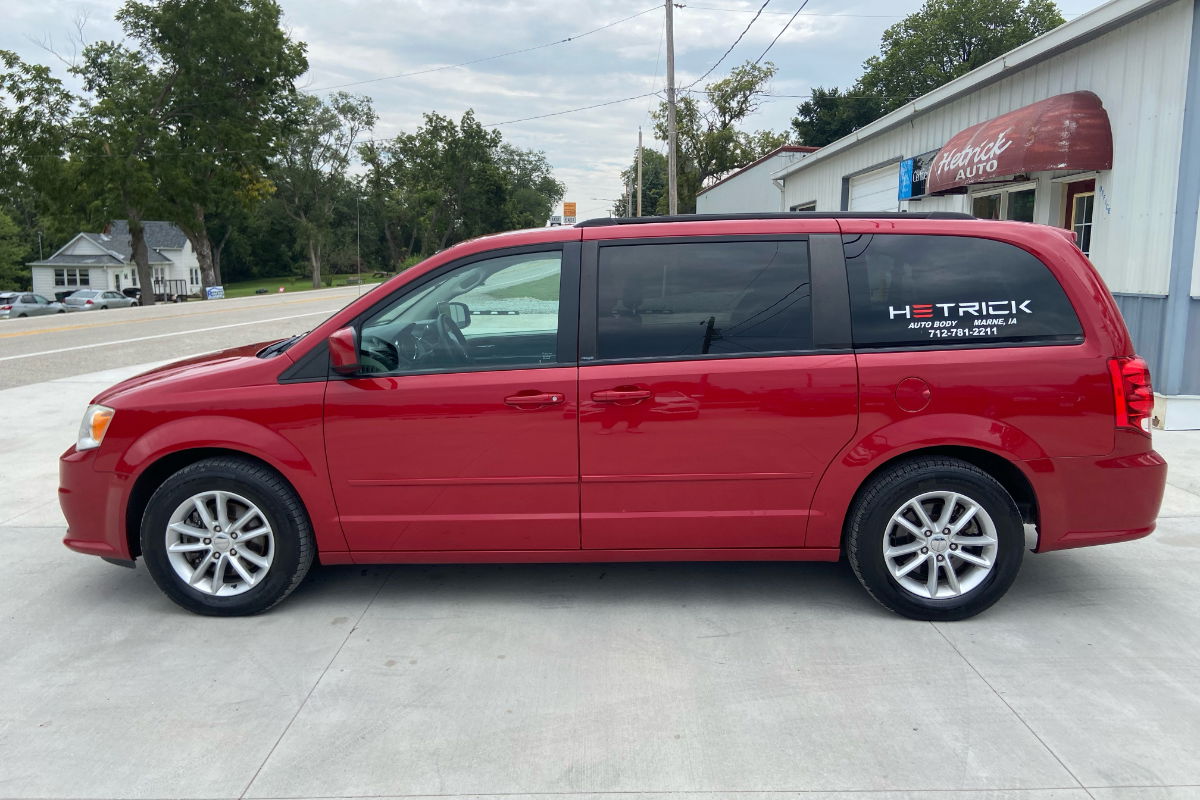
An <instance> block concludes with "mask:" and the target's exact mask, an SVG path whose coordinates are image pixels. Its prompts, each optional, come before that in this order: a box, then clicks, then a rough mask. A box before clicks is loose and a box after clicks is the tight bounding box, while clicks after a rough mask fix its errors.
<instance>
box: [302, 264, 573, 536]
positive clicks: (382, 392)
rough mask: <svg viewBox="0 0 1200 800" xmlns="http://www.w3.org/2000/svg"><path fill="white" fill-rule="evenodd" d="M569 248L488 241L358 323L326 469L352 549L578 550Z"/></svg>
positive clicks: (329, 435)
mask: <svg viewBox="0 0 1200 800" xmlns="http://www.w3.org/2000/svg"><path fill="white" fill-rule="evenodd" d="M578 265H579V245H578V243H567V244H566V245H554V246H552V247H546V246H539V247H538V248H533V249H529V248H524V249H516V250H512V249H510V250H505V251H499V252H496V251H493V252H491V253H486V254H483V255H480V256H475V257H472V258H471V259H469V260H467V261H463V262H458V263H453V264H451V265H449V266H447V267H445V268H442V269H440V270H436V271H434V272H433V273H431V274H430V275H427V276H424V278H422V279H420V280H419V281H418V282H417V283H415V284H412V285H408V286H405V287H403V288H402V289H400V290H398V292H397V293H396V294H395V295H394V296H392V297H390V298H387V299H386V300H385V301H382V302H381V303H380V304H379V305H378V306H376V307H375V308H374V309H373V310H372V311H370V312H368V313H367V314H366V315H364V316H363V317H362V318H361V319H360V320H359V321H358V322H357V323H356V325H357V328H358V331H359V336H358V342H359V345H358V346H359V348H360V353H361V355H360V359H361V362H362V364H363V370H362V372H360V373H359V374H357V375H353V376H350V377H334V376H331V377H330V379H329V381H328V386H327V388H326V393H325V443H326V452H327V454H328V468H329V475H330V480H331V482H332V485H333V491H334V495H335V497H336V500H337V504H338V512H339V515H340V517H341V520H342V527H343V530H344V532H345V534H346V537H347V540H348V542H349V544H350V547H351V549H352V550H355V551H359V552H398V551H462V550H576V549H578V548H579V458H578V438H577V434H578V431H577V427H576V421H577V380H578V376H577V371H578V370H577V366H576V353H577V350H576V338H577V323H578V297H579V295H578V286H579V272H578V270H579V266H578Z"/></svg>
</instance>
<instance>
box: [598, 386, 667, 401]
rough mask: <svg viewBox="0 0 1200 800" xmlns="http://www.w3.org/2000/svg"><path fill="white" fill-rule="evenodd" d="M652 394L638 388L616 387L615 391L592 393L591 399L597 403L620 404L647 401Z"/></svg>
mask: <svg viewBox="0 0 1200 800" xmlns="http://www.w3.org/2000/svg"><path fill="white" fill-rule="evenodd" d="M652 396H653V394H652V393H651V391H650V390H649V389H642V388H641V387H638V386H618V387H617V388H616V389H604V390H602V391H599V392H592V399H593V400H595V401H596V402H597V403H620V402H622V401H633V402H637V401H639V400H649V399H650V398H651V397H652Z"/></svg>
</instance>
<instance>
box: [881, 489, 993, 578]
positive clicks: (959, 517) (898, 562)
mask: <svg viewBox="0 0 1200 800" xmlns="http://www.w3.org/2000/svg"><path fill="white" fill-rule="evenodd" d="M998 544H999V537H998V536H997V534H996V526H995V523H994V522H993V521H992V518H991V516H989V515H988V513H987V511H986V510H985V509H984V508H983V506H982V505H981V504H979V503H978V502H976V501H975V500H972V499H971V498H970V497H967V496H966V495H964V494H961V493H959V492H926V493H924V494H920V495H918V496H916V497H913V498H911V499H909V500H908V501H906V502H905V503H903V504H902V505H901V506H900V508H899V509H897V510H896V512H895V513H894V514H892V517H891V520H890V521H889V522H888V524H887V526H886V527H885V530H884V532H883V558H884V561H885V563H886V564H887V568H888V571H889V572H890V573H891V575H892V577H893V578H894V579H895V580H896V582H897V583H898V584H899V585H900V586H901V587H902V588H903V589H904V590H905V591H907V592H909V593H910V594H913V595H915V596H917V597H922V598H927V599H932V600H943V599H949V598H954V597H958V596H960V595H963V594H966V593H967V592H969V591H971V590H972V589H974V588H976V587H978V586H979V585H980V584H981V583H982V582H983V581H984V579H985V578H987V576H988V575H989V574H990V573H991V571H992V568H993V567H994V566H995V563H996V552H997V547H998Z"/></svg>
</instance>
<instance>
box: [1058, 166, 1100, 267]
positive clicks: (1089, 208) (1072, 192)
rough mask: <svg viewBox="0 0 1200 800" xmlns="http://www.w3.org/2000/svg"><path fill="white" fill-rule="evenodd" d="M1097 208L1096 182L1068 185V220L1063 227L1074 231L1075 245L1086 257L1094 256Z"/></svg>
mask: <svg viewBox="0 0 1200 800" xmlns="http://www.w3.org/2000/svg"><path fill="white" fill-rule="evenodd" d="M1095 206H1096V181H1095V180H1094V179H1093V180H1087V181H1075V182H1073V183H1068V184H1067V204H1066V219H1065V220H1063V222H1064V225H1063V227H1064V228H1066V229H1067V230H1070V231H1074V233H1075V244H1076V245H1078V246H1079V249H1080V250H1082V251H1083V254H1084V255H1085V256H1090V255H1091V254H1092V212H1093V211H1094V210H1095Z"/></svg>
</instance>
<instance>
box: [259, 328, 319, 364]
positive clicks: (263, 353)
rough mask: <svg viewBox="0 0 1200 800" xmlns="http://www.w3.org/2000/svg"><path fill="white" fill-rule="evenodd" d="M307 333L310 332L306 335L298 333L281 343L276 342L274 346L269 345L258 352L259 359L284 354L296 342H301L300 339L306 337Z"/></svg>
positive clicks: (282, 340)
mask: <svg viewBox="0 0 1200 800" xmlns="http://www.w3.org/2000/svg"><path fill="white" fill-rule="evenodd" d="M305 333H308V331H305V332H304V333H297V334H296V335H295V336H292V337H290V338H288V339H281V340H280V341H278V342H275V343H274V344H269V345H267V346H266V347H264V348H263V349H262V350H259V351H258V357H259V358H267V357H269V356H274V355H278V354H279V353H282V352H283V351H284V350H287V349H288V348H289V347H291V346H292V345H294V344H295V343H296V342H298V341H300V337H301V336H304V334H305Z"/></svg>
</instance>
